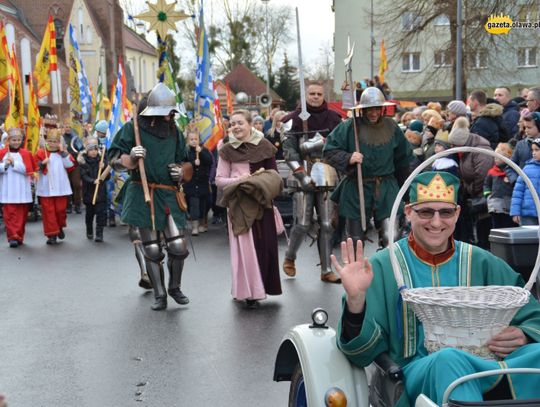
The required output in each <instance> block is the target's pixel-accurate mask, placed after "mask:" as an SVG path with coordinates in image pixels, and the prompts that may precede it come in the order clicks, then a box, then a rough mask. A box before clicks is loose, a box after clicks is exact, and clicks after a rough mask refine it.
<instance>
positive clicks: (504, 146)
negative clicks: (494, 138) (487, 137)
mask: <svg viewBox="0 0 540 407" xmlns="http://www.w3.org/2000/svg"><path fill="white" fill-rule="evenodd" d="M495 152H496V153H499V154H502V155H504V156H505V157H506V158H510V157H512V153H513V150H512V146H510V144H508V143H499V144H497V148H496V149H495Z"/></svg>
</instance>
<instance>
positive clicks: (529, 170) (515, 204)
mask: <svg viewBox="0 0 540 407" xmlns="http://www.w3.org/2000/svg"><path fill="white" fill-rule="evenodd" d="M523 172H524V173H525V175H527V176H528V177H529V179H530V180H531V182H532V184H533V185H534V189H536V191H537V192H538V191H540V162H538V161H536V160H534V159H531V160H529V161H527V163H526V164H525V167H524V168H523ZM510 216H535V217H536V216H537V214H536V207H535V206H534V201H533V198H532V195H531V191H529V188H528V187H527V185H526V184H525V181H523V178H521V177H519V178H518V180H517V182H516V186H515V187H514V192H513V193H512V204H511V206H510Z"/></svg>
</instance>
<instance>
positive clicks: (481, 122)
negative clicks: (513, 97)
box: [471, 103, 507, 149]
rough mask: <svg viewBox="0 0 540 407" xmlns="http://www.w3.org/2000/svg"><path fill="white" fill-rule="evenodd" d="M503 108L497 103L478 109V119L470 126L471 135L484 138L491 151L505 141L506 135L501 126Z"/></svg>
mask: <svg viewBox="0 0 540 407" xmlns="http://www.w3.org/2000/svg"><path fill="white" fill-rule="evenodd" d="M502 115H503V107H502V106H501V105H499V104H497V103H490V104H488V105H486V106H484V107H483V108H482V109H480V112H478V117H477V118H476V119H475V120H474V121H473V122H472V124H471V133H475V134H478V135H479V136H482V137H484V138H485V139H486V140H487V141H489V144H490V146H491V148H492V149H495V148H497V144H498V143H499V142H502V141H507V140H506V138H507V136H506V134H502V133H504V130H503V129H502V128H501V126H502Z"/></svg>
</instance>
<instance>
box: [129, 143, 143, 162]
mask: <svg viewBox="0 0 540 407" xmlns="http://www.w3.org/2000/svg"><path fill="white" fill-rule="evenodd" d="M129 156H130V157H131V159H132V160H133V161H137V160H138V159H139V158H144V157H146V148H144V147H143V146H135V147H133V148H132V149H131V151H130V152H129Z"/></svg>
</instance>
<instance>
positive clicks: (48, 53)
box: [34, 15, 58, 98]
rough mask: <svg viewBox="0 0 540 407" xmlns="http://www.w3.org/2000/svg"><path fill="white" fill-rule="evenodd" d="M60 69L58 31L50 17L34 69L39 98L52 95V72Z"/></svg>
mask: <svg viewBox="0 0 540 407" xmlns="http://www.w3.org/2000/svg"><path fill="white" fill-rule="evenodd" d="M57 69H58V58H57V56H56V31H55V27H54V21H53V18H52V16H51V15H49V21H48V22H47V26H46V27H45V35H44V36H43V42H42V43H41V48H40V50H39V54H38V58H37V61H36V66H35V68H34V77H35V78H36V80H37V96H38V98H42V97H45V96H47V95H48V94H49V93H51V75H50V73H51V72H52V71H56V70H57Z"/></svg>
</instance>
